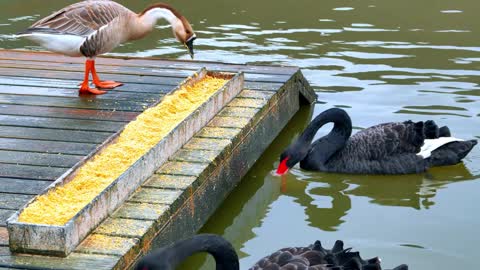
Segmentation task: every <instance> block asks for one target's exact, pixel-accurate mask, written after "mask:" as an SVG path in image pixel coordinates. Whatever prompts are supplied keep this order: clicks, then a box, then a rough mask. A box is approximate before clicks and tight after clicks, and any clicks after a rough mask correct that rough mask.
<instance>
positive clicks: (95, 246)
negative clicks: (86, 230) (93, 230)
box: [75, 234, 139, 256]
mask: <svg viewBox="0 0 480 270" xmlns="http://www.w3.org/2000/svg"><path fill="white" fill-rule="evenodd" d="M138 242H139V240H138V238H124V237H115V236H108V235H101V234H92V235H89V236H88V237H87V238H86V239H85V240H84V241H83V242H82V243H81V244H80V245H79V246H78V248H77V249H76V250H75V252H76V253H85V254H102V255H115V256H123V255H125V254H126V253H128V252H129V251H130V250H131V249H132V248H133V247H134V246H135V245H137V244H138Z"/></svg>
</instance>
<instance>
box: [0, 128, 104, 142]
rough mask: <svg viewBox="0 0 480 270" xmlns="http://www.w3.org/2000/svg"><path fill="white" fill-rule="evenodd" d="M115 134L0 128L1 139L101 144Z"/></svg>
mask: <svg viewBox="0 0 480 270" xmlns="http://www.w3.org/2000/svg"><path fill="white" fill-rule="evenodd" d="M112 134H113V132H94V131H81V130H63V129H47V128H29V127H12V126H0V137H3V138H12V139H33V140H46V141H61V142H77V143H89V144H100V143H102V142H103V141H105V140H106V139H107V138H108V137H109V136H110V135H112Z"/></svg>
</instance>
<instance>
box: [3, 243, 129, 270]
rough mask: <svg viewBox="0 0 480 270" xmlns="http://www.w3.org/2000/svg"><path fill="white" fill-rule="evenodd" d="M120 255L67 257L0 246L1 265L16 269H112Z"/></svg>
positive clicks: (77, 255)
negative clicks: (16, 252)
mask: <svg viewBox="0 0 480 270" xmlns="http://www.w3.org/2000/svg"><path fill="white" fill-rule="evenodd" d="M119 260H120V257H118V256H112V255H97V254H82V253H73V254H71V255H70V256H68V257H66V258H56V257H48V256H29V255H22V254H15V255H14V254H12V253H11V252H10V250H9V248H8V247H0V265H2V266H3V265H5V266H8V267H13V268H15V269H35V270H39V269H54V270H60V269H62V270H64V269H70V270H85V269H95V270H111V269H113V268H114V267H115V266H116V265H117V263H118V261H119Z"/></svg>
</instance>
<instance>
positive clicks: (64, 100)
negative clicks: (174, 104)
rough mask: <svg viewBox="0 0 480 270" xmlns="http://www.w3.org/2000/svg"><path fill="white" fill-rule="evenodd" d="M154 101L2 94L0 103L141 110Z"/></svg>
mask: <svg viewBox="0 0 480 270" xmlns="http://www.w3.org/2000/svg"><path fill="white" fill-rule="evenodd" d="M151 103H153V101H152V102H144V101H135V100H134V101H126V100H119V101H116V100H97V99H96V97H95V96H81V97H79V98H77V99H73V98H68V97H42V96H19V95H8V94H0V104H14V105H33V106H48V107H60V108H77V109H92V110H116V111H132V112H141V111H143V110H144V109H145V108H146V107H147V106H148V105H149V104H151Z"/></svg>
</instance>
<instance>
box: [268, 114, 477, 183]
mask: <svg viewBox="0 0 480 270" xmlns="http://www.w3.org/2000/svg"><path fill="white" fill-rule="evenodd" d="M327 123H333V124H334V126H333V129H332V131H331V132H330V133H329V134H327V135H326V136H324V137H322V138H320V139H318V140H317V141H315V142H314V143H313V144H312V140H313V138H314V136H315V134H316V133H317V131H318V130H319V129H320V128H321V127H322V126H323V125H325V124H327ZM351 134H352V121H351V119H350V117H349V116H348V114H347V112H345V111H344V110H342V109H339V108H332V109H328V110H326V111H324V112H322V113H321V114H319V115H318V116H317V117H315V119H314V120H313V121H312V122H311V123H310V124H309V125H308V127H307V128H306V129H305V131H304V132H303V133H302V134H301V135H300V137H299V138H298V139H297V140H296V141H295V142H294V143H292V144H291V145H290V146H289V147H288V148H287V149H286V150H285V151H284V152H283V153H282V154H281V156H280V165H279V166H278V169H277V174H279V175H282V174H285V173H286V172H287V171H288V170H289V169H290V168H292V167H293V166H294V165H295V164H297V163H298V162H300V167H301V168H302V169H305V170H311V171H323V172H337V173H351V174H410V173H420V172H424V171H425V170H427V169H428V168H430V167H434V166H445V165H453V164H457V163H459V162H460V161H461V160H462V159H463V158H464V157H465V156H466V155H467V154H468V153H469V152H470V150H472V148H473V147H474V146H475V145H476V144H477V140H468V141H464V140H461V139H456V138H453V137H451V135H450V130H449V129H448V127H446V126H445V127H441V128H439V127H438V126H437V125H436V124H435V122H434V121H432V120H429V121H425V122H416V123H415V122H412V121H406V122H398V123H384V124H380V125H376V126H373V127H370V128H367V129H364V130H362V131H359V132H358V133H356V134H355V135H353V136H351V137H350V135H351Z"/></svg>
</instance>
